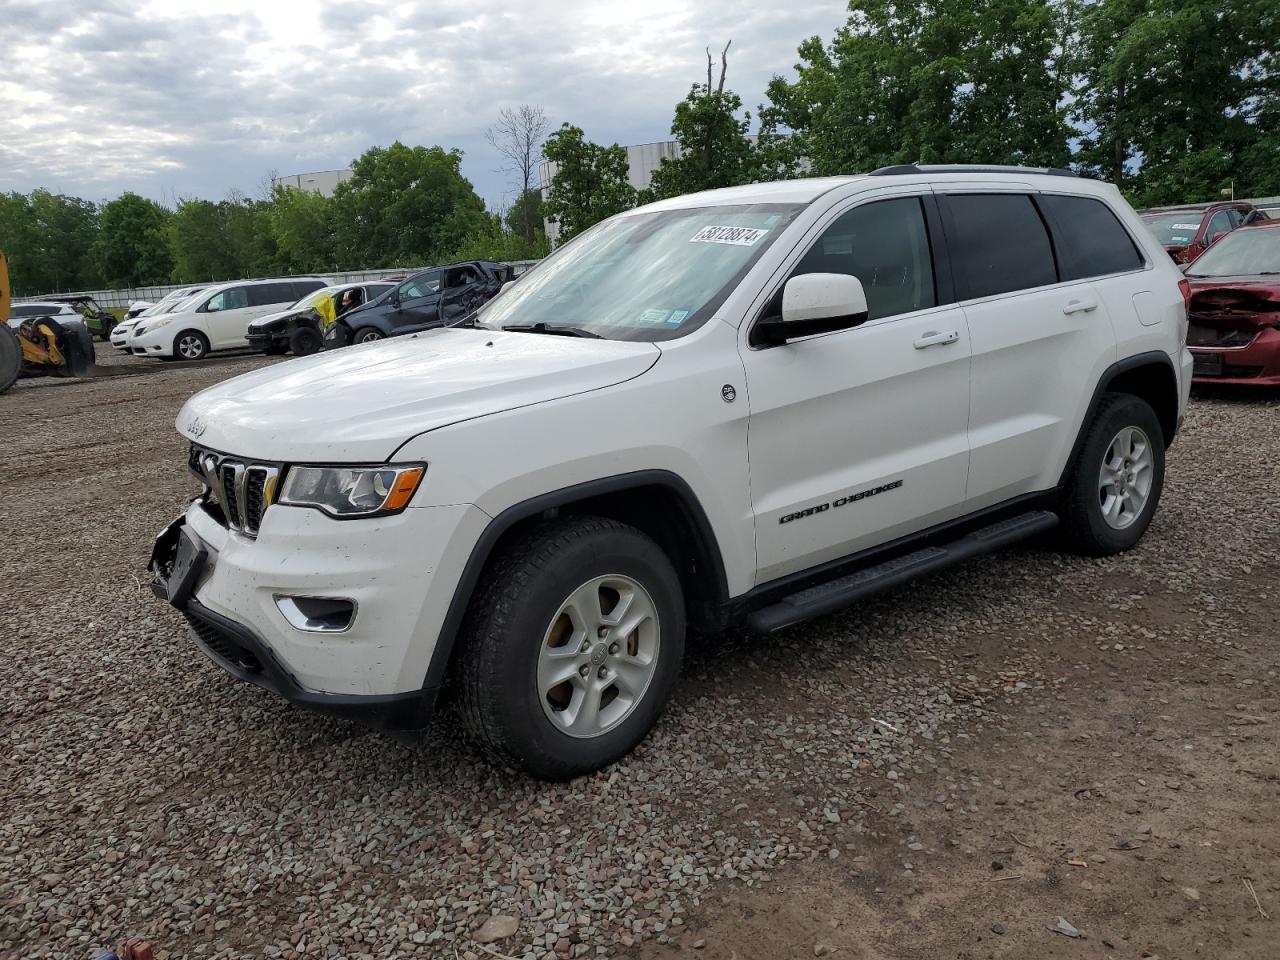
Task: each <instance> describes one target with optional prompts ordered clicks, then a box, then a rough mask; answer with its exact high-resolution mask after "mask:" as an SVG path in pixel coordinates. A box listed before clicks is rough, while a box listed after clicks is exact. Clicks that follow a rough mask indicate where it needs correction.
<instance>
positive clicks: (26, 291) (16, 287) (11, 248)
mask: <svg viewBox="0 0 1280 960" xmlns="http://www.w3.org/2000/svg"><path fill="white" fill-rule="evenodd" d="M36 236H37V231H36V218H35V213H34V212H33V211H32V209H31V203H30V201H28V200H27V196H26V194H22V193H3V194H0V250H2V251H4V254H5V257H6V259H7V260H8V261H9V282H10V283H11V284H12V285H13V292H14V294H16V295H18V296H29V295H31V294H33V293H43V292H44V291H43V290H41V289H40V287H39V270H38V268H37V267H36V260H37V257H36V252H35V251H36V243H37V241H36Z"/></svg>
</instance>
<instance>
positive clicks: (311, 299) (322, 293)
mask: <svg viewBox="0 0 1280 960" xmlns="http://www.w3.org/2000/svg"><path fill="white" fill-rule="evenodd" d="M337 289H338V288H337V287H321V288H320V289H319V290H312V291H311V292H310V293H308V294H307V295H306V296H305V297H303V298H302V299H301V300H299V301H298V302H297V303H294V304H292V305H291V306H288V307H285V309H284V311H283V312H286V313H292V312H293V311H294V310H306V309H308V308H309V307H314V306H315V305H316V304H317V303H319V302H320V301H321V300H323V299H324V298H325V297H332V296H333V295H334V293H335V292H337Z"/></svg>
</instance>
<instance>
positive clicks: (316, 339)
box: [289, 327, 324, 357]
mask: <svg viewBox="0 0 1280 960" xmlns="http://www.w3.org/2000/svg"><path fill="white" fill-rule="evenodd" d="M323 346H324V341H323V340H321V339H320V331H318V330H316V329H315V328H314V327H296V328H295V329H294V331H293V333H291V334H289V349H290V351H292V352H293V355H294V356H295V357H309V356H311V354H313V353H319V352H320V348H321V347H323Z"/></svg>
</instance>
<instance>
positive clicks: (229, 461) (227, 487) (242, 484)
mask: <svg viewBox="0 0 1280 960" xmlns="http://www.w3.org/2000/svg"><path fill="white" fill-rule="evenodd" d="M187 463H188V466H190V467H191V470H192V472H194V473H195V474H196V476H198V477H199V478H200V479H201V480H203V481H204V483H205V485H206V486H207V487H208V488H209V491H210V493H211V494H212V495H213V497H214V499H215V500H216V501H217V506H218V508H219V510H218V511H217V512H218V513H221V521H220V522H222V523H223V524H224V525H225V526H229V527H230V528H231V529H232V530H238V531H240V532H241V533H243V534H246V535H248V536H250V537H253V536H257V533H258V528H259V527H261V526H262V517H263V514H265V513H266V512H267V509H268V508H269V507H270V506H271V504H272V503H274V502H275V494H276V486H277V482H278V481H279V479H280V473H281V467H280V465H279V464H276V463H255V462H252V461H246V460H238V459H236V458H235V457H229V456H227V455H225V454H221V453H218V452H216V451H214V450H206V449H205V448H203V447H198V446H196V445H195V444H192V445H191V453H190V455H189V456H188V458H187ZM210 515H211V516H212V515H215V513H214V512H211V514H210Z"/></svg>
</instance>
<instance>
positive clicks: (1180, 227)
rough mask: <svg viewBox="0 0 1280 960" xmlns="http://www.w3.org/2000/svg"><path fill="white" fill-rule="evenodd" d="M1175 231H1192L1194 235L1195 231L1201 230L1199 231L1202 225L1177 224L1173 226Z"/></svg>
mask: <svg viewBox="0 0 1280 960" xmlns="http://www.w3.org/2000/svg"><path fill="white" fill-rule="evenodd" d="M1173 229H1175V230H1190V231H1191V232H1192V233H1194V232H1195V231H1197V230H1199V229H1200V224H1198V223H1175V224H1174V225H1173Z"/></svg>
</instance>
